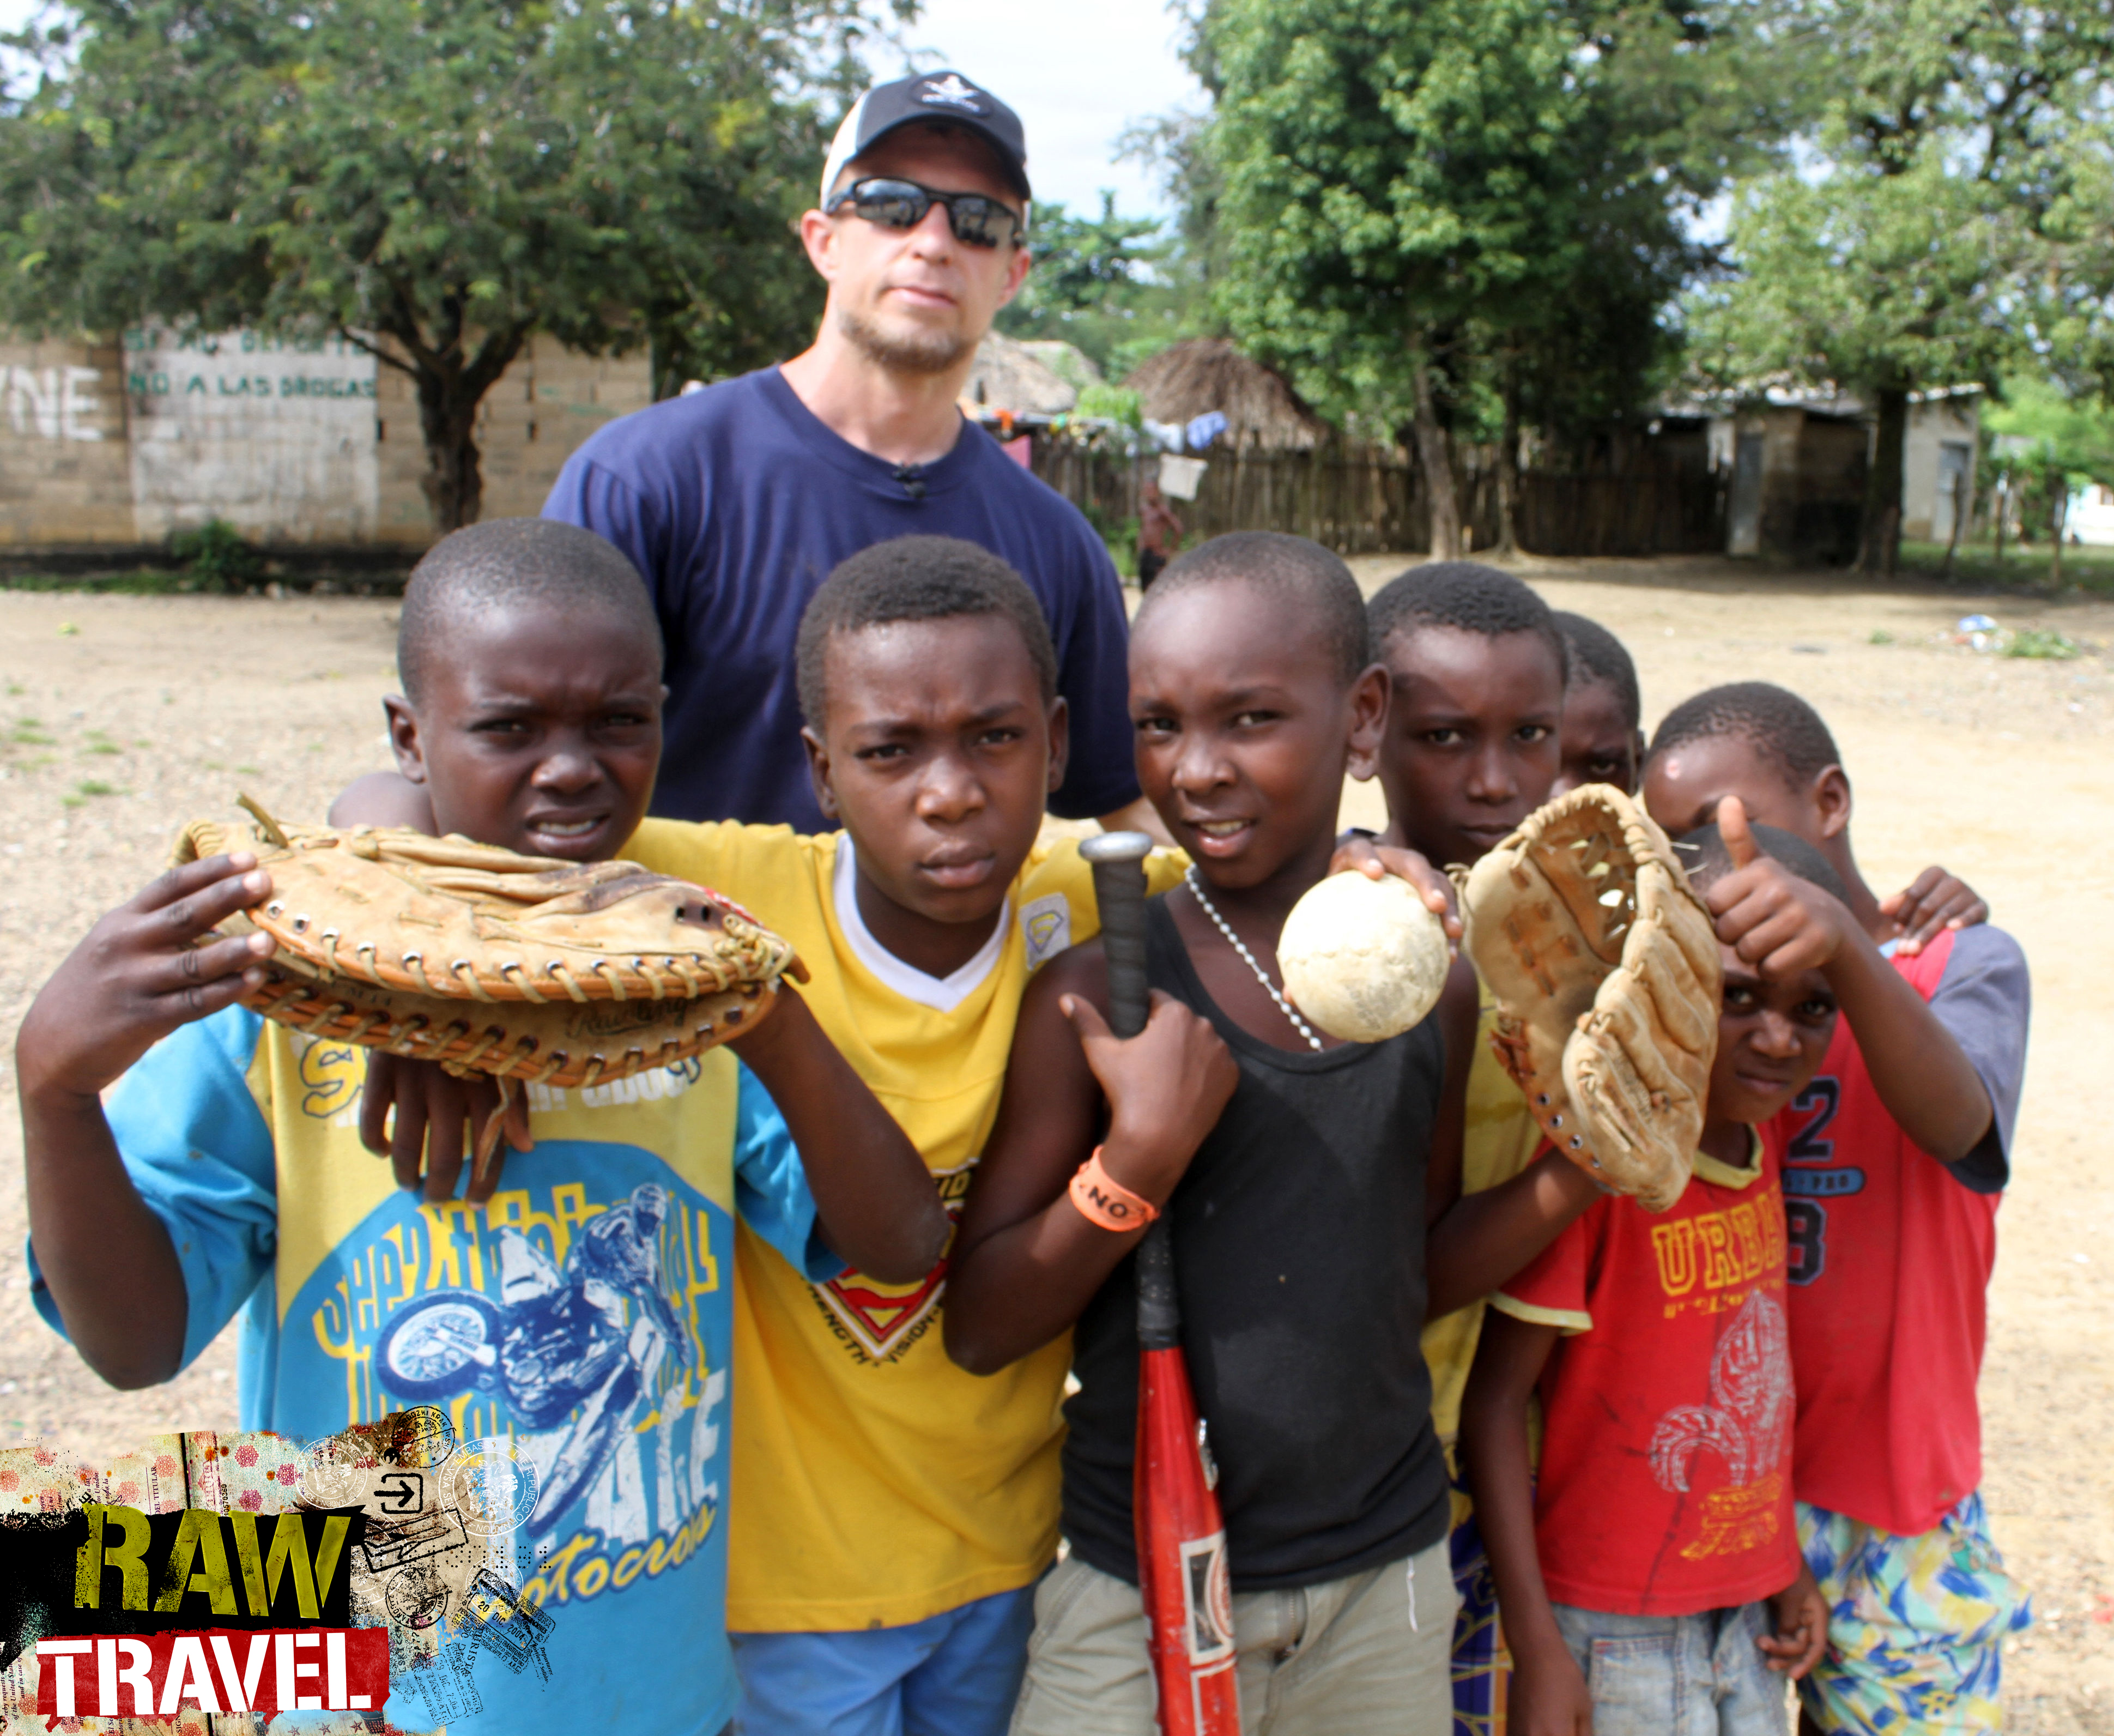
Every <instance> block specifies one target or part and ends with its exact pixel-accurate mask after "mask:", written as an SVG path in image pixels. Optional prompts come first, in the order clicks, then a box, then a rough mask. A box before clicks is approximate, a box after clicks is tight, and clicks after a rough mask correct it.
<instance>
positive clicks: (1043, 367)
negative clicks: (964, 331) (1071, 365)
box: [960, 332, 1093, 422]
mask: <svg viewBox="0 0 2114 1736" xmlns="http://www.w3.org/2000/svg"><path fill="white" fill-rule="evenodd" d="M1059 347H1061V348H1063V349H1066V350H1069V349H1071V347H1072V346H1070V345H1069V344H1064V345H1062V346H1059ZM1044 349H1045V346H1044V345H1042V344H1041V343H1024V342H1023V341H1021V340H1020V339H1019V338H1017V337H1006V336H1005V334H1004V333H1003V332H986V333H985V334H984V339H983V341H982V343H980V344H978V345H977V359H976V360H975V362H974V363H973V364H971V366H970V369H969V378H968V381H967V382H965V383H964V384H963V387H962V396H961V399H960V403H961V406H962V410H963V414H964V415H968V416H970V417H972V418H973V419H976V420H978V421H990V420H995V419H1000V418H1004V419H1006V420H1008V421H1014V422H1023V421H1026V420H1028V419H1036V420H1037V421H1041V420H1046V419H1048V418H1050V417H1052V416H1061V415H1064V414H1065V413H1066V412H1067V411H1068V410H1071V409H1072V407H1073V405H1076V404H1077V403H1078V401H1079V393H1078V388H1077V387H1074V386H1073V385H1072V384H1071V383H1070V382H1068V381H1067V380H1065V379H1064V378H1062V377H1061V376H1060V375H1059V374H1058V373H1056V372H1055V370H1054V369H1051V368H1050V365H1049V364H1048V362H1047V361H1046V360H1045V359H1044V357H1043V355H1040V354H1038V353H1037V352H1038V351H1040V350H1044ZM1075 353H1076V352H1075ZM1079 360H1081V361H1082V362H1084V361H1086V358H1085V357H1084V356H1083V355H1082V356H1080V358H1079ZM1087 365H1088V366H1089V367H1091V366H1092V365H1093V364H1091V363H1087Z"/></svg>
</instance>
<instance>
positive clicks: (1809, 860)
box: [1673, 822, 1850, 904]
mask: <svg viewBox="0 0 2114 1736" xmlns="http://www.w3.org/2000/svg"><path fill="white" fill-rule="evenodd" d="M1747 829H1748V830H1749V831H1751V832H1752V833H1753V834H1754V837H1755V844H1756V845H1758V846H1759V849H1760V850H1761V853H1762V854H1764V856H1773V857H1774V858H1776V859H1777V860H1778V861H1779V862H1781V863H1783V865H1784V866H1785V867H1786V868H1789V869H1790V870H1791V873H1794V874H1796V875H1797V876H1798V877H1799V878H1800V879H1801V880H1804V881H1807V882H1810V883H1811V884H1813V885H1814V886H1819V888H1820V890H1821V891H1823V892H1825V893H1827V894H1828V896H1829V897H1831V898H1833V899H1837V900H1841V901H1842V903H1844V904H1847V903H1848V902H1849V901H1850V893H1849V889H1848V888H1847V887H1846V886H1844V885H1843V884H1842V876H1841V875H1840V874H1838V873H1836V872H1835V870H1834V868H1833V866H1832V865H1831V864H1830V863H1829V862H1828V859H1827V857H1825V856H1823V855H1822V854H1820V852H1819V850H1815V849H1814V847H1813V845H1810V844H1809V843H1807V842H1806V841H1805V839H1803V838H1801V837H1800V836H1798V834H1797V833H1796V832H1789V831H1783V830H1782V829H1781V828H1780V827H1774V826H1759V825H1755V824H1754V823H1753V822H1750V823H1749V825H1748V828H1747ZM1673 854H1674V855H1675V857H1676V858H1677V859H1678V860H1679V862H1680V863H1681V865H1682V867H1683V868H1686V869H1687V871H1688V881H1689V884H1690V885H1691V886H1694V887H1695V890H1696V891H1699V892H1707V891H1709V890H1710V886H1711V884H1712V882H1714V881H1716V880H1718V879H1720V878H1722V877H1723V876H1725V875H1727V874H1729V873H1732V851H1731V850H1727V848H1726V846H1725V836H1724V834H1723V832H1721V831H1718V828H1717V827H1715V826H1699V827H1696V829H1695V831H1691V832H1687V833H1685V834H1683V835H1682V836H1681V837H1679V838H1677V839H1676V840H1675V841H1674V845H1673Z"/></svg>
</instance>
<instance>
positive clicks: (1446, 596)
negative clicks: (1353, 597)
mask: <svg viewBox="0 0 2114 1736" xmlns="http://www.w3.org/2000/svg"><path fill="white" fill-rule="evenodd" d="M1366 612H1367V614H1368V616H1370V620H1371V622H1372V634H1373V643H1374V644H1376V645H1378V646H1379V647H1380V649H1381V651H1382V653H1383V654H1384V653H1385V651H1386V648H1387V644H1388V641H1389V639H1393V637H1394V636H1395V635H1396V634H1398V633H1414V632H1415V631H1416V630H1417V629H1418V628H1419V627H1451V628H1453V630H1455V631H1457V632H1460V633H1474V634H1480V635H1481V636H1482V637H1483V638H1485V639H1502V638H1503V637H1504V636H1505V635H1506V634H1510V633H1534V634H1540V636H1541V638H1542V639H1544V640H1545V641H1547V643H1548V645H1549V649H1550V650H1551V651H1552V652H1553V653H1555V656H1556V666H1557V667H1558V668H1559V669H1567V668H1568V667H1569V663H1568V661H1567V658H1566V657H1565V654H1564V649H1563V634H1561V633H1559V632H1558V631H1557V630H1556V621H1555V617H1554V616H1552V615H1551V614H1550V612H1549V605H1548V604H1547V603H1545V602H1543V601H1542V600H1541V598H1539V597H1538V596H1536V595H1535V593H1534V592H1533V591H1532V590H1531V589H1529V588H1528V587H1527V586H1526V585H1525V584H1522V583H1521V581H1520V580H1518V579H1515V578H1513V577H1512V575H1511V574H1510V573H1505V572H1500V571H1499V570H1498V569H1497V568H1496V567H1494V566H1484V565H1483V564H1482V562H1481V561H1426V562H1425V564H1424V565H1423V566H1412V568H1410V570H1408V571H1407V572H1406V573H1403V574H1402V575H1400V576H1399V577H1398V578H1395V579H1389V581H1388V583H1387V584H1386V585H1385V586H1384V587H1383V588H1382V589H1381V591H1380V594H1379V595H1378V596H1377V597H1375V598H1373V600H1372V604H1371V606H1370V608H1369V609H1368V610H1367V611H1366Z"/></svg>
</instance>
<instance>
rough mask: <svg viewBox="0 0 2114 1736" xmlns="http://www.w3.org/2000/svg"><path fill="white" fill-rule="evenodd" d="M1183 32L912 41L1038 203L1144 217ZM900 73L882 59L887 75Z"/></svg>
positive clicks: (932, 17)
mask: <svg viewBox="0 0 2114 1736" xmlns="http://www.w3.org/2000/svg"><path fill="white" fill-rule="evenodd" d="M38 7H39V0H0V30H14V29H19V28H20V27H21V23H22V22H23V21H24V20H25V19H26V18H28V17H29V16H30V15H31V14H32V13H33V12H34V11H36V10H38ZM1178 30H1179V25H1178V22H1177V21H1176V20H1175V18H1174V16H1173V15H1172V14H1171V13H1169V12H1168V11H1166V10H1165V8H1164V7H1163V6H1162V5H1161V4H1160V0H926V3H925V7H924V9H923V12H922V16H920V17H919V19H918V21H917V23H916V24H914V25H912V26H911V27H910V28H909V30H908V31H907V32H905V33H904V40H905V42H906V44H908V46H909V47H910V48H913V49H918V50H923V51H926V52H927V53H928V54H930V55H931V57H934V58H933V60H932V62H931V63H932V64H936V65H952V66H957V67H959V69H960V70H961V71H962V72H963V74H964V75H965V76H968V77H969V78H972V79H974V80H977V82H978V83H979V84H982V85H987V86H988V87H989V88H990V89H991V90H993V91H995V93H996V94H998V95H999V96H1000V97H1002V98H1004V100H1005V101H1006V102H1008V103H1011V104H1012V105H1013V107H1014V108H1016V109H1018V111H1019V112H1020V116H1021V118H1022V120H1023V121H1024V122H1025V123H1026V124H1027V151H1028V166H1029V172H1030V176H1031V177H1032V180H1033V181H1034V183H1035V193H1036V198H1037V199H1049V200H1059V199H1061V200H1062V201H1063V202H1064V204H1068V205H1069V206H1071V207H1072V208H1073V209H1074V210H1085V211H1091V210H1092V209H1094V208H1096V206H1097V205H1098V204H1099V202H1100V190H1101V189H1102V188H1104V187H1106V188H1110V189H1111V190H1113V191H1114V194H1115V195H1116V205H1117V208H1118V209H1119V210H1122V211H1124V212H1127V213H1133V214H1137V215H1141V216H1142V215H1146V214H1149V213H1159V212H1160V211H1162V210H1164V209H1165V199H1163V197H1162V196H1161V194H1160V188H1159V186H1158V183H1157V181H1156V180H1155V177H1154V176H1153V175H1152V173H1151V172H1150V171H1149V170H1148V169H1146V168H1144V167H1141V166H1140V165H1138V164H1137V163H1116V162H1115V161H1114V156H1115V149H1116V140H1117V138H1118V137H1119V135H1121V134H1122V132H1123V130H1124V129H1125V128H1126V127H1127V126H1130V125H1131V124H1132V123H1133V122H1134V121H1142V120H1146V119H1148V118H1150V117H1152V116H1155V115H1160V114H1165V113H1166V112H1168V111H1169V110H1170V109H1174V108H1197V107H1201V103H1202V92H1201V90H1200V89H1198V87H1197V83H1196V81H1195V80H1193V79H1192V78H1191V77H1190V76H1189V74H1188V71H1187V68H1185V67H1184V66H1183V64H1182V62H1180V60H1178V58H1177V57H1176V56H1175V52H1174V44H1175V40H1176V37H1177V35H1178ZM921 59H922V56H921ZM897 70H898V69H897V67H896V66H895V65H894V64H892V63H891V62H890V58H889V57H886V56H885V55H884V56H877V57H876V71H877V72H879V73H881V74H883V75H891V74H893V73H894V72H895V71H897Z"/></svg>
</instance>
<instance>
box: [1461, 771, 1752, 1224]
mask: <svg viewBox="0 0 2114 1736" xmlns="http://www.w3.org/2000/svg"><path fill="white" fill-rule="evenodd" d="M1461 903H1462V922H1463V923H1464V925H1465V928H1466V931H1467V932H1466V938H1465V944H1466V946H1467V950H1468V955H1469V957H1470V958H1471V959H1472V960H1474V962H1475V965H1476V970H1477V971H1478V972H1480V973H1481V976H1482V978H1483V983H1484V984H1485V987H1487V988H1488V989H1489V991H1490V992H1491V993H1492V994H1493V995H1494V996H1496V998H1497V1002H1498V1017H1497V1025H1496V1028H1495V1029H1494V1030H1493V1032H1492V1033H1491V1037H1490V1040H1491V1042H1492V1043H1493V1045H1494V1047H1496V1049H1497V1052H1498V1058H1499V1060H1502V1061H1503V1063H1504V1065H1505V1070H1506V1071H1508V1073H1510V1074H1512V1077H1513V1078H1514V1079H1517V1081H1518V1082H1519V1087H1520V1089H1521V1090H1522V1091H1524V1092H1526V1100H1527V1106H1528V1107H1529V1108H1531V1110H1532V1111H1534V1118H1535V1120H1536V1121H1538V1122H1540V1124H1541V1128H1542V1130H1543V1131H1544V1133H1546V1134H1548V1135H1549V1138H1550V1139H1551V1140H1552V1141H1553V1142H1554V1143H1555V1145H1556V1147H1557V1149H1558V1150H1559V1151H1561V1152H1563V1154H1564V1155H1565V1156H1566V1157H1569V1158H1570V1159H1571V1160H1572V1161H1573V1162H1574V1163H1576V1164H1577V1165H1579V1166H1581V1168H1583V1169H1585V1170H1586V1171H1587V1172H1588V1173H1589V1174H1590V1175H1592V1176H1593V1177H1594V1178H1595V1179H1596V1180H1599V1181H1600V1182H1603V1183H1604V1184H1606V1185H1607V1186H1608V1187H1610V1188H1613V1189H1615V1190H1616V1191H1617V1192H1618V1193H1628V1194H1632V1195H1634V1196H1635V1197H1636V1200H1637V1202H1638V1203H1639V1204H1640V1205H1641V1206H1643V1207H1644V1208H1645V1210H1646V1211H1648V1212H1663V1211H1664V1210H1665V1209H1666V1208H1667V1207H1668V1206H1671V1205H1672V1203H1673V1202H1675V1201H1676V1200H1677V1199H1678V1198H1680V1197H1681V1193H1682V1189H1684V1188H1685V1187H1686V1186H1687V1185H1688V1177H1689V1174H1690V1171H1691V1167H1692V1166H1693V1158H1694V1153H1695V1142H1696V1140H1697V1139H1698V1138H1700V1136H1701V1134H1702V1132H1703V1111H1704V1102H1705V1101H1706V1099H1707V1098H1708V1097H1709V1090H1710V1064H1711V1061H1712V1060H1714V1057H1715V1056H1716V1054H1717V1050H1718V1007H1719V1001H1720V998H1721V996H1722V995H1723V983H1724V978H1723V970H1722V969H1721V967H1720V965H1719V962H1718V939H1717V935H1716V932H1715V931H1714V928H1713V927H1712V924H1711V920H1710V913H1709V910H1708V909H1705V908H1704V904H1703V900H1701V899H1700V898H1699V897H1697V896H1696V895H1695V890H1694V889H1693V888H1692V887H1691V886H1690V885H1689V883H1688V877H1687V876H1686V874H1684V873H1682V868H1681V864H1680V863H1678V862H1677V860H1676V859H1675V857H1674V854H1673V850H1672V846H1671V845H1669V844H1668V842H1667V836H1666V834H1665V833H1664V832H1663V831H1660V830H1659V827H1657V826H1655V825H1654V824H1653V822H1652V821H1651V819H1650V818H1649V817H1648V816H1647V815H1646V814H1645V811H1644V809H1643V808H1640V806H1638V804H1636V802H1634V801H1632V800H1631V799H1630V798H1629V797H1628V796H1627V795H1624V794H1623V793H1622V791H1621V790H1618V789H1616V788H1615V787H1614V786H1612V785H1609V784H1588V785H1586V786H1584V787H1582V788H1581V789H1577V790H1572V791H1571V792H1570V793H1569V794H1567V795H1560V796H1558V798H1557V799H1555V800H1554V801H1553V802H1551V803H1549V804H1548V805H1547V806H1546V807H1544V808H1540V809H1539V810H1538V811H1537V812H1535V813H1532V814H1531V815H1529V816H1528V818H1527V819H1526V823H1525V824H1524V825H1522V826H1521V827H1520V829H1519V830H1518V831H1516V832H1514V833H1513V834H1512V836H1510V837H1509V838H1508V839H1506V840H1505V841H1504V842H1503V843H1502V844H1500V845H1498V847H1497V848H1496V849H1495V850H1492V851H1491V852H1490V853H1489V854H1488V855H1487V856H1485V857H1484V858H1483V859H1482V860H1481V861H1480V862H1479V863H1476V866H1475V867H1474V868H1472V869H1471V870H1470V872H1469V873H1468V877H1467V882H1466V883H1465V885H1464V886H1463V888H1462V900H1461Z"/></svg>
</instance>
